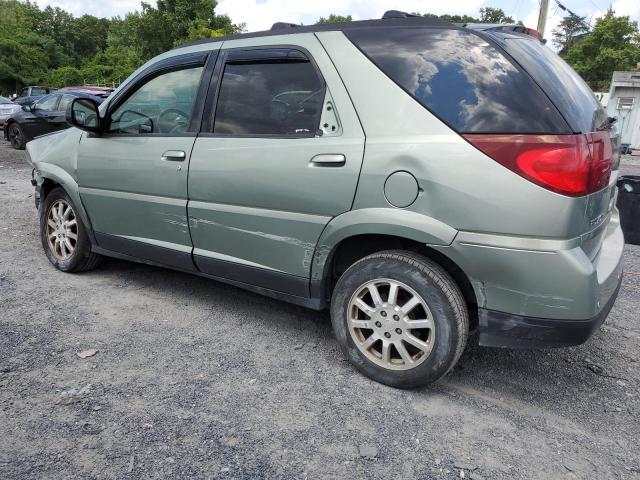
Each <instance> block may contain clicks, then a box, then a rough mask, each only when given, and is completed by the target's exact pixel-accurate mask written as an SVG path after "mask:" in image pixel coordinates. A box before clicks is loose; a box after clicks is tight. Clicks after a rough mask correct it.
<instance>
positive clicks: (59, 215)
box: [40, 187, 102, 272]
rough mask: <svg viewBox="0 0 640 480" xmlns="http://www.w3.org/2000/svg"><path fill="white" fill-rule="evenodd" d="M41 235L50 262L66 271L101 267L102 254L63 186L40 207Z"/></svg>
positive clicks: (56, 189)
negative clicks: (93, 248) (98, 251)
mask: <svg viewBox="0 0 640 480" xmlns="http://www.w3.org/2000/svg"><path fill="white" fill-rule="evenodd" d="M40 237H41V240H42V247H43V248H44V251H45V253H46V255H47V258H48V259H49V261H50V262H51V263H52V264H53V265H54V266H55V267H56V268H57V269H59V270H62V271H63V272H82V271H85V270H91V269H93V268H95V267H96V266H98V264H99V263H100V260H101V258H102V257H101V256H100V255H97V254H95V253H93V252H91V242H90V241H89V237H88V236H87V232H86V229H85V227H84V225H83V224H82V220H81V219H80V217H79V216H78V214H77V210H76V207H75V205H74V204H73V201H72V200H71V198H69V196H68V195H67V193H66V192H65V191H64V189H62V188H61V187H56V188H54V189H53V190H51V192H49V194H48V195H47V196H46V197H45V199H44V202H43V204H42V207H41V209H40Z"/></svg>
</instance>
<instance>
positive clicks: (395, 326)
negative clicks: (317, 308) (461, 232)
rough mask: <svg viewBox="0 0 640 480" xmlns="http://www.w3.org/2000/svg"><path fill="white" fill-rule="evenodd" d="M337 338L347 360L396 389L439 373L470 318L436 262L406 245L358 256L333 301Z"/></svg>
mask: <svg viewBox="0 0 640 480" xmlns="http://www.w3.org/2000/svg"><path fill="white" fill-rule="evenodd" d="M331 314H332V315H331V316H332V322H333V327H334V331H335V333H336V337H337V338H338V342H339V343H340V346H341V347H342V349H343V351H344V353H345V354H346V356H347V358H348V359H349V361H351V363H352V364H353V365H354V366H355V367H356V368H357V369H358V370H359V371H361V372H362V373H364V374H365V375H367V376H368V377H370V378H372V379H373V380H376V381H378V382H380V383H384V384H386V385H390V386H393V387H399V388H410V387H418V386H422V385H426V384H429V383H431V382H434V381H436V380H438V379H439V378H441V377H442V376H443V375H445V374H446V373H447V372H448V371H449V370H450V369H451V368H452V367H453V366H454V365H455V364H456V362H457V361H458V359H459V358H460V355H461V354H462V351H463V350H464V347H465V344H466V341H467V336H468V331H469V316H468V312H467V308H466V303H465V301H464V298H463V296H462V293H461V291H460V289H459V288H458V286H457V284H456V283H455V282H454V281H453V279H452V278H451V277H450V276H449V274H447V272H446V271H444V270H443V269H442V268H441V267H440V266H439V265H437V264H436V263H434V262H432V261H430V260H429V259H427V258H425V257H423V256H420V255H417V254H414V253H411V252H404V251H389V252H381V253H376V254H373V255H369V256H368V257H365V258H363V259H362V260H360V261H358V262H356V263H355V264H354V265H352V266H351V267H349V269H348V270H347V271H346V272H345V273H344V274H343V275H342V276H341V277H340V279H339V280H338V283H337V284H336V287H335V289H334V293H333V298H332V302H331Z"/></svg>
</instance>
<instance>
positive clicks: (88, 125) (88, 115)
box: [66, 98, 100, 133]
mask: <svg viewBox="0 0 640 480" xmlns="http://www.w3.org/2000/svg"><path fill="white" fill-rule="evenodd" d="M66 116H67V123H68V124H69V125H71V126H74V127H77V128H79V129H80V130H84V131H85V132H93V133H100V114H99V113H98V104H97V103H95V102H94V101H93V100H91V99H89V98H75V99H74V100H73V101H72V102H71V103H70V104H69V106H68V107H67V115H66Z"/></svg>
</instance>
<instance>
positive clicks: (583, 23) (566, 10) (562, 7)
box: [556, 0, 593, 30]
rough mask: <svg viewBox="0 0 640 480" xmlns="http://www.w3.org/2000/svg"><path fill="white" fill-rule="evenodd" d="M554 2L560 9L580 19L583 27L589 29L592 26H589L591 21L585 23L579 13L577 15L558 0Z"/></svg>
mask: <svg viewBox="0 0 640 480" xmlns="http://www.w3.org/2000/svg"><path fill="white" fill-rule="evenodd" d="M556 4H557V5H558V7H559V8H560V9H561V10H564V11H565V12H567V13H568V14H569V15H571V16H572V17H575V18H577V19H578V20H579V21H580V23H581V24H582V26H583V27H585V28H586V29H587V30H591V29H592V28H593V27H592V26H591V23H587V22H586V21H584V20H583V19H582V17H581V16H580V15H578V14H577V13H574V12H572V11H571V10H569V9H568V8H567V7H565V6H564V5H563V4H561V3H560V2H559V1H558V0H556Z"/></svg>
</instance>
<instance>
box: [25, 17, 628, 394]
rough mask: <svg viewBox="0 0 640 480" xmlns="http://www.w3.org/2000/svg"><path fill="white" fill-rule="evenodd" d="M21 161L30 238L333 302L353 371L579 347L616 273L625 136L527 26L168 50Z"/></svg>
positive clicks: (355, 30) (309, 35) (435, 368)
mask: <svg viewBox="0 0 640 480" xmlns="http://www.w3.org/2000/svg"><path fill="white" fill-rule="evenodd" d="M67 121H68V122H69V123H70V124H71V125H72V126H74V127H75V128H70V129H68V130H65V131H63V132H60V133H55V134H51V135H47V136H44V137H40V138H38V139H36V140H34V141H32V142H29V143H28V145H27V156H28V159H29V161H30V162H31V163H32V164H33V166H34V179H33V184H34V185H35V186H36V189H37V192H36V193H37V194H36V203H37V205H38V208H39V212H40V228H41V236H42V244H43V247H44V250H45V252H46V255H47V256H48V258H49V260H50V261H51V263H52V264H53V265H54V266H55V267H57V268H58V269H60V270H62V271H66V272H79V271H83V270H88V269H90V268H94V267H95V266H97V265H98V263H99V261H100V258H101V257H102V256H109V257H116V258H122V259H129V260H133V261H139V262H144V263H151V264H156V265H162V266H166V267H169V268H173V269H176V270H180V271H183V272H191V273H194V274H197V275H201V276H204V277H208V278H212V279H215V280H219V281H222V282H227V283H231V284H233V285H236V286H238V287H241V288H246V289H249V290H252V291H255V292H259V293H262V294H265V295H269V296H272V297H275V298H278V299H282V300H285V301H289V302H293V303H296V304H299V305H304V306H306V307H309V308H313V309H330V311H331V317H332V321H333V326H334V330H335V334H336V337H337V340H338V342H339V343H340V345H341V347H342V349H343V350H344V353H345V355H346V357H347V358H348V359H349V360H350V361H351V362H352V363H353V365H354V366H355V367H356V368H357V369H358V370H360V371H361V372H363V373H364V374H365V375H368V376H369V377H371V378H373V379H375V380H377V381H379V382H382V383H385V384H388V385H392V386H396V387H414V386H419V385H424V384H427V383H429V382H433V381H435V380H437V379H438V378H440V377H442V376H443V375H444V374H446V373H447V372H448V371H449V370H450V369H451V368H452V367H453V366H454V365H455V364H456V362H457V361H458V359H459V357H460V355H461V353H462V351H463V349H464V348H465V345H466V343H467V339H468V338H469V334H470V333H471V332H475V331H478V332H479V337H478V338H479V343H480V344H481V345H488V346H501V347H513V348H532V347H553V346H567V345H576V344H580V343H582V342H584V341H586V340H587V338H588V337H589V336H590V335H591V334H592V333H593V331H594V330H595V329H597V328H598V327H599V326H600V324H601V323H602V322H603V321H604V319H605V317H606V316H607V314H608V312H609V310H610V309H611V307H612V305H613V302H614V300H615V298H616V295H617V291H618V288H619V285H620V281H621V277H622V269H621V258H622V251H623V246H624V240H623V236H622V233H621V229H620V225H619V221H618V213H617V211H616V209H615V200H616V193H617V192H616V188H615V183H616V179H617V176H618V171H617V170H618V163H619V156H618V155H617V149H616V148H614V147H615V145H616V144H617V141H618V139H617V137H616V134H615V132H614V131H613V129H612V127H611V119H609V118H607V117H606V115H605V114H604V112H603V110H602V108H601V107H600V105H599V104H598V102H597V100H596V99H595V98H594V96H593V95H592V93H591V91H590V90H589V88H588V87H587V86H586V85H585V84H584V82H583V81H582V80H581V79H580V78H579V76H578V75H577V74H576V73H575V72H574V71H573V70H571V68H569V67H568V66H567V65H566V64H565V63H564V62H563V61H562V60H561V59H560V58H559V57H558V56H557V55H555V54H554V53H553V52H552V51H551V50H549V49H548V48H547V47H545V46H544V45H543V44H542V43H541V42H540V41H539V39H538V38H536V37H535V36H533V35H531V34H530V32H528V31H526V30H525V29H523V28H521V27H518V28H506V27H503V26H486V25H485V26H482V27H476V29H471V28H466V27H461V26H456V25H453V24H448V23H444V22H440V21H437V20H432V19H427V18H412V17H411V16H409V15H406V14H401V13H399V12H391V13H389V14H387V15H385V18H383V19H381V20H372V21H363V22H353V23H348V24H334V25H325V26H312V27H296V26H293V25H286V24H276V25H274V27H273V28H272V29H271V30H270V31H267V32H260V33H251V34H244V35H238V36H233V37H226V38H221V39H212V40H206V41H202V42H198V43H195V44H191V45H188V46H184V47H179V48H176V49H174V50H171V51H169V52H167V53H164V54H162V55H160V56H158V57H156V58H154V59H153V60H151V61H149V62H148V63H146V64H145V65H143V66H142V67H141V68H139V69H138V70H137V71H136V72H134V73H133V74H132V75H131V77H129V78H128V79H127V80H126V81H125V82H124V83H123V84H122V85H121V86H120V88H118V90H116V91H115V92H114V93H113V94H112V95H111V96H110V97H109V98H108V99H107V100H106V101H105V102H104V103H103V104H102V105H100V106H97V105H95V104H94V103H93V102H92V101H91V100H87V99H77V100H75V101H74V102H73V103H72V104H71V105H70V106H69V108H68V110H67Z"/></svg>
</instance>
